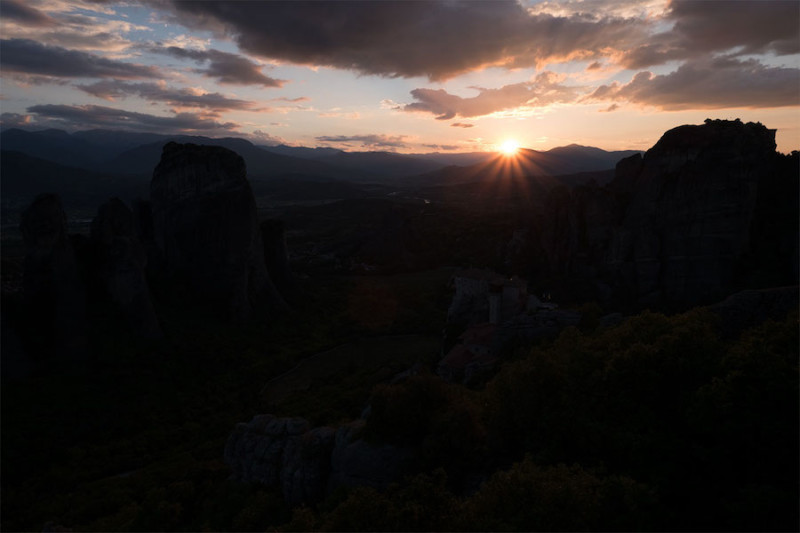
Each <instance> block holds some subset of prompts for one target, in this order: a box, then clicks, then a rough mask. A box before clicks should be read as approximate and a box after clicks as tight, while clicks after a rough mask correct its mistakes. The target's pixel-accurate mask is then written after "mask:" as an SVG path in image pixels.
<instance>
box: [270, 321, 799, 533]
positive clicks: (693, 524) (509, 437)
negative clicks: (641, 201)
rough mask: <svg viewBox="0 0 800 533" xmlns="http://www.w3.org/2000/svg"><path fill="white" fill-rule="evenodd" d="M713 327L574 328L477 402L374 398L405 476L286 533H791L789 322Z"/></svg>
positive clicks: (372, 431)
mask: <svg viewBox="0 0 800 533" xmlns="http://www.w3.org/2000/svg"><path fill="white" fill-rule="evenodd" d="M717 322H718V318H717V316H716V315H714V314H712V313H710V312H708V311H706V310H693V311H691V312H688V313H684V314H681V315H676V316H671V317H668V316H664V315H661V314H655V313H650V312H645V313H643V314H640V315H638V316H636V317H633V318H631V319H629V320H628V321H626V322H625V323H623V324H621V325H619V326H617V327H615V328H613V329H607V330H603V331H595V332H581V331H579V330H578V329H576V328H572V329H569V330H566V331H564V332H563V334H562V335H561V336H560V337H559V338H558V339H557V340H556V341H555V342H553V343H552V344H551V345H549V346H546V347H541V348H536V349H533V350H532V351H531V352H530V353H529V354H528V355H527V356H525V357H523V358H520V359H518V360H516V361H513V362H510V363H508V364H506V365H505V366H504V367H503V368H502V369H501V370H500V372H499V373H498V374H497V375H496V376H495V377H494V379H493V380H491V381H490V382H489V383H488V385H487V386H486V388H485V389H484V390H481V391H467V390H465V389H463V388H460V387H456V386H451V385H447V384H445V383H443V382H442V381H440V380H438V379H436V378H435V377H433V376H417V377H414V378H411V379H409V380H407V381H405V382H403V383H400V384H395V385H383V386H380V387H378V388H377V389H376V390H375V391H374V393H373V398H372V403H371V405H372V414H371V415H370V417H369V418H368V421H367V425H366V427H365V432H366V436H367V437H369V438H372V439H377V440H380V441H385V442H391V443H394V444H397V445H401V446H411V447H414V448H415V450H416V452H417V453H416V456H417V458H418V459H417V464H416V468H415V469H412V471H413V472H415V474H413V475H411V476H410V477H408V478H407V479H406V480H405V481H404V482H402V483H399V484H396V485H393V486H392V487H390V488H389V490H388V491H385V492H380V491H377V490H375V489H371V488H359V489H355V490H352V491H351V492H349V493H340V494H338V495H336V496H334V497H332V498H330V499H329V501H328V502H326V504H323V505H322V506H320V507H319V508H317V509H311V508H302V509H297V510H295V511H294V515H293V520H292V521H291V522H290V523H289V524H288V525H286V526H284V529H286V530H330V531H343V530H397V531H415V530H420V531H421V530H464V531H491V530H495V531H498V530H499V531H505V530H508V531H511V530H518V531H536V530H548V531H558V530H562V531H563V530H570V531H576V530H730V531H733V530H797V529H798V506H797V501H798V478H797V472H798V453H797V451H798V420H799V418H798V327H797V313H793V314H792V315H791V316H790V317H789V318H787V319H786V320H785V321H783V322H773V321H768V322H766V323H764V324H763V325H761V326H760V327H757V328H755V329H752V330H750V331H748V332H746V333H744V334H743V335H742V336H741V337H739V338H737V339H734V340H726V339H724V338H722V337H721V336H720V334H719V333H718V331H719V327H718V326H719V324H718V323H717ZM491 471H494V473H493V474H487V472H491ZM476 479H484V481H483V482H482V483H480V482H479V481H477V482H476Z"/></svg>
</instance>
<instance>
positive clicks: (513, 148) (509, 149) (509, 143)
mask: <svg viewBox="0 0 800 533" xmlns="http://www.w3.org/2000/svg"><path fill="white" fill-rule="evenodd" d="M517 150H519V143H518V142H517V141H515V140H514V139H508V140H506V141H503V144H501V145H500V151H501V152H502V153H503V155H505V156H512V155H515V154H516V153H517Z"/></svg>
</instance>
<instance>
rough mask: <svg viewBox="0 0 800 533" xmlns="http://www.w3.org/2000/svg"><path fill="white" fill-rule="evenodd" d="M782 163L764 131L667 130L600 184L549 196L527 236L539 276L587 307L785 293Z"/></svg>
mask: <svg viewBox="0 0 800 533" xmlns="http://www.w3.org/2000/svg"><path fill="white" fill-rule="evenodd" d="M790 159H796V157H795V158H791V157H789V156H782V155H780V154H777V153H776V152H775V131H774V130H769V129H767V128H766V127H764V126H763V125H761V124H754V123H747V124H743V123H741V122H740V121H738V120H737V121H711V120H709V121H706V123H705V124H704V125H700V126H681V127H678V128H675V129H672V130H670V131H668V132H666V133H665V134H664V135H663V137H662V138H661V139H660V140H659V141H658V143H656V145H655V146H653V148H651V149H650V150H648V151H647V153H646V154H645V155H644V157H643V158H642V157H640V156H638V155H636V156H632V157H630V158H627V159H624V160H622V161H620V162H619V164H618V165H617V169H616V177H615V179H614V181H612V182H611V183H610V184H609V185H608V186H607V187H604V188H600V187H578V188H576V189H574V190H573V191H572V192H569V191H566V190H563V189H562V190H556V191H553V193H552V195H551V198H550V201H549V202H548V206H549V212H548V213H547V214H546V216H545V217H544V219H543V220H544V222H543V223H542V226H541V227H540V229H539V232H538V234H539V236H540V241H539V247H540V249H539V253H540V254H541V256H542V257H543V261H542V262H543V263H544V265H540V267H541V268H542V270H543V271H544V272H545V273H546V274H548V275H551V276H554V275H563V276H565V277H566V278H568V279H569V280H570V283H571V284H572V286H573V287H574V288H576V290H579V291H582V292H585V293H589V292H590V291H591V292H594V296H595V297H596V298H597V299H600V300H609V299H610V300H614V299H616V303H624V304H628V305H636V306H650V305H659V306H667V307H669V306H686V305H695V304H702V303H709V302H711V301H714V300H716V299H719V298H720V297H723V296H725V295H727V294H729V293H730V292H732V291H734V290H737V289H738V288H742V287H743V286H746V285H748V284H751V285H752V284H758V283H762V284H764V285H762V286H770V285H772V286H774V285H788V284H790V283H792V281H791V277H792V273H793V272H795V271H796V270H797V267H796V263H797V259H796V257H797V182H798V174H797V164H796V163H795V164H794V165H792V164H791V163H790V162H788V161H789V160H790ZM777 191H782V193H778V192H777ZM767 198H769V199H770V200H769V201H767ZM767 204H768V205H770V208H767V207H766V205H767ZM778 221H783V223H780V222H778ZM764 239H767V240H768V241H769V242H770V246H768V247H765V246H763V245H761V244H760V242H761V241H763V240H764ZM765 250H769V251H770V252H769V253H770V254H771V255H772V256H773V257H769V258H767V257H766V255H767V253H766V252H765ZM758 276H760V277H761V278H764V279H763V280H758V279H755V277H758ZM766 278H770V279H769V280H767V279H766ZM795 280H796V275H795ZM582 281H583V282H585V283H586V284H582V283H581V282H582ZM795 282H796V281H795ZM587 285H591V287H590V288H588V287H587Z"/></svg>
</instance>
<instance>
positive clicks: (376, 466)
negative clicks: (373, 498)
mask: <svg viewBox="0 0 800 533" xmlns="http://www.w3.org/2000/svg"><path fill="white" fill-rule="evenodd" d="M364 424H365V421H364V420H356V421H354V422H351V423H350V424H346V425H344V426H341V427H339V428H338V429H337V430H336V440H335V445H334V447H333V452H332V454H331V473H330V480H329V482H328V490H329V491H332V490H334V489H336V488H337V487H358V486H367V487H374V488H378V489H385V488H386V487H388V486H389V484H390V483H392V482H394V481H398V480H399V479H401V478H402V477H403V474H404V473H405V471H406V468H407V467H408V464H409V462H410V460H411V458H412V452H411V450H409V449H407V448H401V447H399V446H395V445H392V444H377V443H372V442H368V441H365V440H364V439H361V438H358V435H359V433H360V431H361V429H362V428H363V427H364Z"/></svg>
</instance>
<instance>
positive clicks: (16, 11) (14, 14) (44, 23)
mask: <svg viewBox="0 0 800 533" xmlns="http://www.w3.org/2000/svg"><path fill="white" fill-rule="evenodd" d="M2 9H3V18H5V19H11V20H13V21H15V22H17V23H19V24H22V25H24V26H34V27H50V26H55V25H56V24H58V23H57V22H56V21H55V20H54V19H53V18H52V17H50V16H49V15H47V14H45V13H42V12H41V11H39V10H38V9H36V8H33V7H31V6H29V5H27V4H26V3H24V2H20V1H18V0H4V1H3V4H2Z"/></svg>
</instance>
